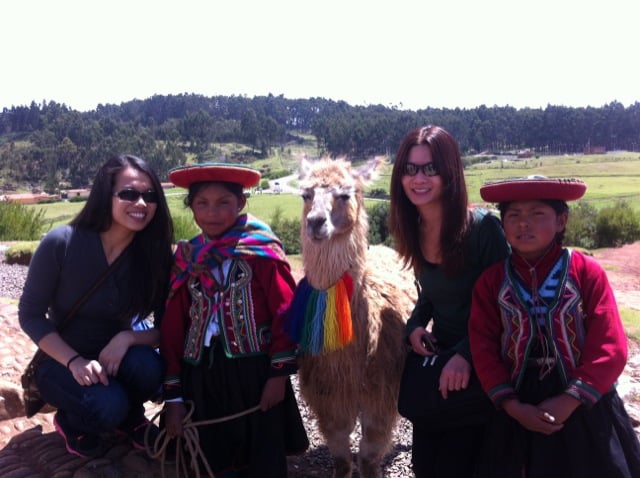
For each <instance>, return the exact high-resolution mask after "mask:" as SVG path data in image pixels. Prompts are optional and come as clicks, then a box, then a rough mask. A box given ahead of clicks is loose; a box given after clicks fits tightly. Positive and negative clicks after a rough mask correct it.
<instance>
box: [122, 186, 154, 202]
mask: <svg viewBox="0 0 640 478" xmlns="http://www.w3.org/2000/svg"><path fill="white" fill-rule="evenodd" d="M113 195H114V196H118V197H119V198H120V199H122V200H123V201H128V202H138V201H139V200H140V197H142V199H143V200H144V202H146V203H156V202H158V193H157V192H155V191H145V192H143V193H141V192H140V191H136V190H135V189H123V190H122V191H118V192H117V193H113Z"/></svg>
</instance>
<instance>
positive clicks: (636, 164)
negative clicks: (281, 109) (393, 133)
mask: <svg viewBox="0 0 640 478" xmlns="http://www.w3.org/2000/svg"><path fill="white" fill-rule="evenodd" d="M295 153H296V154H297V153H299V151H296V152H295ZM290 154H291V152H289V154H288V155H287V156H289V155H290ZM289 157H290V156H289ZM265 161H266V160H265ZM265 161H263V162H262V163H261V166H264V165H265V164H267V163H266V162H265ZM271 161H272V162H271V163H270V164H271V167H272V168H277V167H279V166H281V165H282V164H281V163H282V157H276V158H271ZM287 167H290V163H287ZM532 174H540V175H544V176H549V177H575V178H579V179H582V180H583V181H585V182H586V183H587V186H588V189H587V193H586V194H585V196H584V198H583V199H582V200H584V201H589V202H590V203H592V204H593V206H594V207H596V208H597V209H600V208H602V207H606V206H610V205H612V204H613V203H614V202H615V201H616V200H619V199H625V200H627V201H628V202H629V203H630V204H631V206H632V207H633V208H635V209H636V210H638V211H640V154H639V153H616V154H606V155H593V156H583V155H575V156H545V157H541V158H529V159H527V160H523V161H508V162H507V161H501V160H494V161H492V162H491V163H489V164H486V163H482V164H476V165H473V166H471V167H470V168H468V169H467V170H466V171H465V178H466V180H467V189H468V191H469V197H470V200H471V201H472V202H481V198H480V193H479V190H480V186H481V185H482V184H483V183H485V182H487V181H495V180H499V179H504V178H509V177H522V176H528V175H532ZM390 179H391V165H390V164H389V163H387V164H385V165H384V166H383V168H382V170H381V171H380V172H379V177H378V179H377V180H375V181H374V182H373V183H372V184H371V185H370V186H369V189H384V190H385V191H389V183H390ZM183 197H184V190H181V189H171V190H167V198H168V202H169V208H170V209H171V212H172V214H175V215H182V214H187V215H188V214H190V212H189V211H187V210H185V209H184V206H183V204H182V198H183ZM82 206H83V203H75V202H57V203H51V204H42V205H33V206H29V207H34V208H42V209H43V210H44V217H45V219H46V220H47V221H49V224H50V225H51V227H54V226H57V225H60V224H64V223H67V222H68V221H69V220H70V219H71V218H72V217H73V216H74V215H75V214H76V213H77V212H78V211H79V210H80V209H81V208H82ZM276 209H280V210H281V212H282V217H284V218H285V219H292V218H297V217H299V216H300V212H301V210H302V199H301V198H300V197H299V196H298V195H297V194H261V195H252V196H251V197H250V198H249V200H248V203H247V209H246V211H247V212H250V213H251V214H253V215H255V216H257V217H259V218H261V219H263V220H265V221H267V222H268V221H269V220H270V218H271V217H272V216H273V213H274V211H275V210H276Z"/></svg>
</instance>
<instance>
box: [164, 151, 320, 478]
mask: <svg viewBox="0 0 640 478" xmlns="http://www.w3.org/2000/svg"><path fill="white" fill-rule="evenodd" d="M169 179H170V180H171V181H172V182H173V183H174V184H175V185H176V186H180V187H185V188H188V190H189V192H188V194H187V196H186V198H185V205H187V206H188V207H189V208H190V209H191V211H192V213H193V217H194V219H195V221H196V223H197V224H198V226H199V227H200V229H201V230H202V233H200V234H198V235H197V236H196V237H194V238H192V239H191V240H189V241H180V242H179V243H178V246H177V249H176V253H175V267H174V270H173V272H172V276H171V290H170V295H169V300H168V303H167V310H166V313H165V315H164V317H163V321H162V326H161V339H160V351H161V353H162V356H163V357H164V359H165V361H166V363H167V377H166V380H165V384H164V390H165V399H166V408H165V410H166V431H167V434H168V435H169V436H170V437H178V436H184V419H185V416H186V414H187V413H188V411H189V408H188V406H187V402H189V403H192V404H193V414H192V415H191V419H192V421H193V422H211V423H208V424H202V425H201V426H198V429H197V430H198V434H199V443H198V444H197V445H199V447H200V449H201V450H202V453H203V455H204V458H205V461H206V463H200V464H201V467H202V468H203V469H204V470H206V471H212V472H213V473H214V474H215V476H216V477H223V478H230V477H247V478H250V477H261V478H262V477H273V478H282V477H286V476H287V461H286V456H287V454H292V453H302V452H304V451H305V450H306V448H307V447H308V444H309V443H308V440H307V435H306V432H305V429H304V426H303V424H302V419H301V417H300V413H299V410H298V406H297V402H296V398H295V396H294V394H293V389H292V387H291V383H290V381H289V375H290V374H293V373H295V372H296V370H297V365H296V357H295V350H296V346H295V344H293V343H292V342H291V341H290V339H289V338H288V335H287V334H286V333H285V331H284V329H283V326H282V323H283V319H284V314H285V311H286V310H287V308H288V305H289V302H290V301H291V298H292V296H293V290H294V288H295V281H294V279H293V277H292V275H291V269H290V267H289V263H288V262H287V259H286V257H285V254H284V250H283V248H282V245H281V243H280V240H279V239H278V238H277V237H276V236H275V235H274V234H273V232H272V231H271V229H270V228H269V226H268V225H266V224H265V223H263V222H262V221H260V220H259V219H257V218H255V217H253V216H251V215H249V214H241V211H242V209H243V208H244V206H245V204H246V197H245V195H244V192H243V188H248V187H253V186H255V185H256V184H257V183H258V182H259V180H260V173H259V172H258V171H256V170H254V169H251V168H247V167H243V166H238V165H229V164H215V163H213V164H200V165H191V166H185V167H182V168H178V169H175V170H173V171H171V172H170V174H169Z"/></svg>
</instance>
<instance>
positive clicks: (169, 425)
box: [164, 402, 187, 438]
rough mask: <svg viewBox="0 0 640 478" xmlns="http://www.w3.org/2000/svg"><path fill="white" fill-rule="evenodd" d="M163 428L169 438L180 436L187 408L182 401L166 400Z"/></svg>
mask: <svg viewBox="0 0 640 478" xmlns="http://www.w3.org/2000/svg"><path fill="white" fill-rule="evenodd" d="M164 412H165V417H164V418H165V428H166V431H167V435H168V436H169V437H170V438H175V437H181V436H182V434H183V432H184V428H183V425H184V417H186V416H187V408H186V407H185V405H184V403H183V402H166V403H165V405H164Z"/></svg>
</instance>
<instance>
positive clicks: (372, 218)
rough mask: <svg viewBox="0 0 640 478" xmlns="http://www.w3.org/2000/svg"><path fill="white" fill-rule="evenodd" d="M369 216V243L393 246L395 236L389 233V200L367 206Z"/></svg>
mask: <svg viewBox="0 0 640 478" xmlns="http://www.w3.org/2000/svg"><path fill="white" fill-rule="evenodd" d="M367 215H368V216H369V244H384V245H386V246H391V245H392V244H393V238H392V237H391V236H390V235H389V227H388V226H387V219H388V217H389V202H388V201H379V202H376V203H375V204H374V205H373V206H369V207H367Z"/></svg>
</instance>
